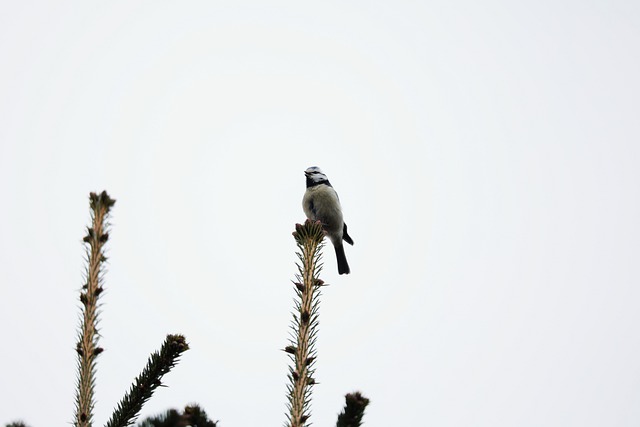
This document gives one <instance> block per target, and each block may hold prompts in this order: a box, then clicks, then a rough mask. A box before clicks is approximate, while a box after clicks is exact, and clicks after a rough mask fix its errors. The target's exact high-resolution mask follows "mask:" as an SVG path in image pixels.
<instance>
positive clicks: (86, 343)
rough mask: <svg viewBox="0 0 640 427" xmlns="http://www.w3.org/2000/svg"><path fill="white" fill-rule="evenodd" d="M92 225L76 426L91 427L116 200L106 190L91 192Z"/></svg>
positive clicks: (83, 297)
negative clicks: (104, 278) (104, 283)
mask: <svg viewBox="0 0 640 427" xmlns="http://www.w3.org/2000/svg"><path fill="white" fill-rule="evenodd" d="M89 201H90V203H89V205H90V207H91V227H88V228H87V235H86V236H85V237H84V239H83V240H84V242H85V243H86V244H87V245H88V247H87V250H86V251H87V253H86V258H87V271H86V273H85V276H86V283H85V284H84V286H83V287H82V291H80V301H81V302H82V324H81V326H80V328H81V329H80V332H79V337H78V343H77V344H76V352H77V353H78V371H79V372H78V388H77V390H76V413H75V421H74V424H75V426H76V427H90V426H91V423H92V418H93V405H94V397H93V393H94V386H95V369H96V357H97V356H98V355H99V354H100V353H102V348H100V347H98V334H97V324H98V298H99V296H100V294H101V293H102V291H103V288H102V286H101V282H102V263H103V262H104V261H106V259H107V258H106V257H105V256H104V252H103V248H104V245H105V243H106V242H107V240H108V239H109V233H107V231H106V230H107V227H108V226H107V223H106V219H107V217H108V215H109V210H110V209H111V207H112V206H113V205H114V204H115V200H113V199H111V198H110V197H109V195H108V194H107V192H106V191H103V192H102V193H100V194H99V195H98V194H96V193H91V194H90V195H89Z"/></svg>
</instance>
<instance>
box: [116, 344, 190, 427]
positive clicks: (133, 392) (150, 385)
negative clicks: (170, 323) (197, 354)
mask: <svg viewBox="0 0 640 427" xmlns="http://www.w3.org/2000/svg"><path fill="white" fill-rule="evenodd" d="M188 349H189V345H188V344H187V342H186V340H185V338H184V336H182V335H167V338H166V340H165V342H164V343H163V344H162V347H161V348H160V351H159V352H155V353H153V354H152V355H151V357H150V358H149V361H148V362H147V366H146V367H145V368H144V370H143V371H142V373H141V374H140V375H139V376H138V378H136V380H135V381H134V383H133V384H132V385H131V389H130V390H129V392H128V393H127V394H125V396H124V397H123V398H122V400H121V401H120V403H118V407H117V408H116V409H115V411H113V415H112V416H111V419H110V420H109V422H108V423H107V424H106V427H126V426H128V425H131V424H133V422H134V421H135V419H136V417H137V416H138V413H139V412H140V410H141V409H142V405H144V403H145V402H146V401H147V400H149V398H150V397H151V395H152V394H153V392H154V391H155V389H156V388H158V387H159V386H161V385H162V382H161V379H162V376H163V375H164V374H166V373H168V372H169V371H170V370H171V369H172V368H173V367H174V366H175V365H176V363H177V362H178V359H179V357H180V355H181V354H182V353H183V352H185V351H187V350H188Z"/></svg>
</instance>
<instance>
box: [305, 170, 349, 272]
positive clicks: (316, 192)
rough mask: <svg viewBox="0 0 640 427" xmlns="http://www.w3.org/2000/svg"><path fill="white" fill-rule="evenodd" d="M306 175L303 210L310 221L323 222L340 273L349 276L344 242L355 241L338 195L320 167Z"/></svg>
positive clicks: (307, 171)
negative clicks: (348, 231) (344, 217)
mask: <svg viewBox="0 0 640 427" xmlns="http://www.w3.org/2000/svg"><path fill="white" fill-rule="evenodd" d="M304 174H305V176H306V177H307V190H306V191H305V193H304V197H303V198H302V209H303V210H304V213H305V215H306V216H307V218H309V219H310V220H312V221H320V222H322V227H323V228H324V231H325V233H326V235H327V237H328V238H329V240H330V241H331V243H332V244H333V247H334V248H335V250H336V258H337V260H338V273H339V274H349V273H350V269H349V264H348V263H347V257H346V255H345V253H344V246H343V244H342V241H343V240H344V241H345V242H347V243H349V244H350V245H353V239H351V237H350V236H349V234H348V233H347V224H345V223H344V220H343V218H342V208H341V207H340V199H339V198H338V193H336V190H334V189H333V187H332V186H331V184H330V183H329V180H328V179H327V176H326V175H325V174H324V173H322V171H321V170H320V168H319V167H316V166H312V167H310V168H308V169H307V170H306V171H304Z"/></svg>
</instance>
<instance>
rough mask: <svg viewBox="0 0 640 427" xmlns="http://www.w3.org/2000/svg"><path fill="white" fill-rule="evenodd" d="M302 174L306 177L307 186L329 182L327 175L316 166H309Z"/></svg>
mask: <svg viewBox="0 0 640 427" xmlns="http://www.w3.org/2000/svg"><path fill="white" fill-rule="evenodd" d="M304 175H305V176H306V177H307V187H312V186H314V185H318V184H329V180H328V179H327V176H326V175H325V174H324V173H322V170H321V169H320V168H319V167H317V166H311V167H310V168H308V169H307V170H306V171H304ZM329 185H330V184H329Z"/></svg>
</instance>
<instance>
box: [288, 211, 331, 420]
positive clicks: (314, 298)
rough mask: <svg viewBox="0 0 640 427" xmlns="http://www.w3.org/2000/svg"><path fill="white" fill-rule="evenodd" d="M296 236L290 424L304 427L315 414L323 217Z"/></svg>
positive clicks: (305, 226) (297, 231)
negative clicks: (314, 392) (312, 408)
mask: <svg viewBox="0 0 640 427" xmlns="http://www.w3.org/2000/svg"><path fill="white" fill-rule="evenodd" d="M293 237H294V238H295V240H296V244H297V245H298V252H297V253H296V255H297V256H298V259H299V263H298V264H297V267H298V274H297V275H296V281H295V282H294V285H295V292H296V298H295V311H294V313H293V322H292V325H291V330H292V333H291V338H290V345H288V346H287V347H285V349H284V351H285V352H286V353H287V354H288V355H289V357H290V359H291V361H292V365H291V366H289V375H288V377H289V381H290V384H289V385H288V398H289V402H288V409H289V414H288V425H289V427H302V426H304V425H306V422H307V420H308V419H309V417H310V415H311V411H310V402H311V390H312V387H313V385H314V384H315V383H316V380H315V378H314V373H315V368H314V364H315V361H316V350H315V343H316V338H317V333H318V314H319V313H318V312H319V307H320V288H321V287H322V286H323V284H324V282H323V281H322V280H320V278H319V276H320V271H321V270H322V263H321V259H322V252H321V249H322V246H323V239H324V232H323V230H322V224H321V223H320V222H319V221H310V220H307V221H306V222H305V223H304V224H303V225H300V224H297V225H296V231H295V232H294V233H293Z"/></svg>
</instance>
